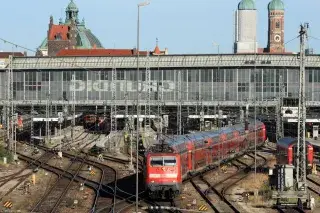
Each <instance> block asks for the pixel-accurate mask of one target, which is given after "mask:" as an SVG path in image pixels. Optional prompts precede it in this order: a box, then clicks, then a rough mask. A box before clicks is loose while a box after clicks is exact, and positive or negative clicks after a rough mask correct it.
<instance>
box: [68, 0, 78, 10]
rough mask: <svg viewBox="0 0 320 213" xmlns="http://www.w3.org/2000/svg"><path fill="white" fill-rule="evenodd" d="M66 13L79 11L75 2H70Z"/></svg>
mask: <svg viewBox="0 0 320 213" xmlns="http://www.w3.org/2000/svg"><path fill="white" fill-rule="evenodd" d="M66 11H75V12H77V11H79V9H78V7H77V5H76V4H75V3H74V2H73V0H71V1H70V3H69V5H68V6H67V8H66Z"/></svg>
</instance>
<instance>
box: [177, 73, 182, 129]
mask: <svg viewBox="0 0 320 213" xmlns="http://www.w3.org/2000/svg"><path fill="white" fill-rule="evenodd" d="M181 80H182V79H181V70H178V110H177V124H178V132H177V135H181V134H182V123H181V122H182V118H181V117H182V115H181V113H182V96H181V89H182V88H181Z"/></svg>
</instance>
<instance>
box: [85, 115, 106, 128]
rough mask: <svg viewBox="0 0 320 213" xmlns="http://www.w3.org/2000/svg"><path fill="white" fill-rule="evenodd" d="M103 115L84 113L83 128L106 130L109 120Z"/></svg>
mask: <svg viewBox="0 0 320 213" xmlns="http://www.w3.org/2000/svg"><path fill="white" fill-rule="evenodd" d="M107 120H108V119H105V118H104V117H99V116H97V115H95V114H89V115H85V116H84V117H83V121H84V128H85V129H87V130H89V131H92V132H108V131H110V130H109V128H108V124H109V122H107Z"/></svg>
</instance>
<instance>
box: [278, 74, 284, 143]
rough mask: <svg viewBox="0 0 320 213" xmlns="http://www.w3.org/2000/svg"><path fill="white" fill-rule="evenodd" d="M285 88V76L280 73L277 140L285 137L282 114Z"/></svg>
mask: <svg viewBox="0 0 320 213" xmlns="http://www.w3.org/2000/svg"><path fill="white" fill-rule="evenodd" d="M283 89H284V85H283V78H282V76H281V75H280V78H279V95H278V104H277V105H276V111H277V114H276V121H277V124H276V125H277V126H276V127H277V135H276V136H277V141H278V140H279V139H280V138H283V137H284V129H283V115H282V107H283V96H284V94H283Z"/></svg>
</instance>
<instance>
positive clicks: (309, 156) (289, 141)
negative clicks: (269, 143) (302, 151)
mask: <svg viewBox="0 0 320 213" xmlns="http://www.w3.org/2000/svg"><path fill="white" fill-rule="evenodd" d="M297 142H298V141H297V138H292V137H285V138H281V139H280V140H278V142H277V164H289V165H296V159H295V157H294V156H296V153H297ZM313 157H314V156H313V146H312V144H310V143H309V142H308V141H306V160H307V165H306V166H307V170H308V173H310V172H311V170H312V164H313Z"/></svg>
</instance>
